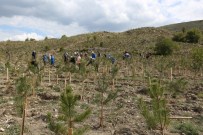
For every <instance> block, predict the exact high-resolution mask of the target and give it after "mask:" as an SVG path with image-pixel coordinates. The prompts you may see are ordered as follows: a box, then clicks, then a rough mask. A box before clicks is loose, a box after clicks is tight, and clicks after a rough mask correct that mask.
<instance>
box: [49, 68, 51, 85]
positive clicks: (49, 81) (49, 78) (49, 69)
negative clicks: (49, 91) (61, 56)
mask: <svg viewBox="0 0 203 135" xmlns="http://www.w3.org/2000/svg"><path fill="white" fill-rule="evenodd" d="M50 83H51V79H50V68H49V84H50Z"/></svg>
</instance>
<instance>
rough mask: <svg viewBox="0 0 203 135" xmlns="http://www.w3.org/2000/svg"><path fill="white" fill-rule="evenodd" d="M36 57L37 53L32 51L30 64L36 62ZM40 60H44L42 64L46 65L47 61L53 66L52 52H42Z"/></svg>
mask: <svg viewBox="0 0 203 135" xmlns="http://www.w3.org/2000/svg"><path fill="white" fill-rule="evenodd" d="M36 59H37V53H36V51H33V52H32V62H31V64H33V65H35V64H36V63H37V62H36ZM42 60H43V62H44V65H46V64H47V63H50V64H51V65H52V66H54V64H55V57H54V55H53V54H44V55H43V57H42Z"/></svg>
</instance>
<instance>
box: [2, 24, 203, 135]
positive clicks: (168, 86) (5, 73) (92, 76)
mask: <svg viewBox="0 0 203 135" xmlns="http://www.w3.org/2000/svg"><path fill="white" fill-rule="evenodd" d="M172 35H173V32H171V31H169V30H166V29H163V28H152V27H147V28H140V29H132V30H128V31H125V32H121V33H112V32H106V31H104V32H95V33H88V34H82V35H77V36H73V37H64V38H61V39H46V40H42V41H25V42H20V41H17V42H16V41H6V42H0V108H1V109H0V135H17V134H19V133H20V129H21V122H22V118H21V116H22V115H20V116H19V115H18V113H17V111H16V98H15V97H16V93H17V91H16V90H17V87H16V86H17V84H16V80H17V79H18V78H20V77H23V76H25V77H27V78H28V81H27V82H28V83H29V85H30V86H31V89H30V93H29V94H28V98H27V109H26V117H25V129H26V130H25V135H55V134H56V133H54V132H53V131H51V130H50V128H49V124H48V120H47V117H46V116H47V113H48V112H50V113H51V114H52V116H53V117H52V118H53V119H54V121H57V120H59V118H58V116H59V115H60V114H61V109H60V95H61V94H62V93H63V92H64V91H65V90H64V89H65V88H66V87H67V84H68V85H70V86H71V87H72V88H73V92H74V94H77V95H79V97H80V100H79V103H78V104H77V107H76V109H77V112H78V113H80V112H81V110H83V109H86V108H87V107H90V108H91V109H92V113H91V115H90V117H89V118H88V119H87V120H85V121H84V122H81V123H76V124H74V131H75V129H76V128H78V129H80V128H81V127H82V126H84V125H88V126H89V130H88V131H87V132H86V133H85V135H153V134H156V135H160V131H159V129H160V126H156V127H155V128H154V129H153V130H151V129H149V128H148V126H147V124H146V121H145V119H144V117H143V116H142V115H141V111H140V109H139V107H138V106H139V99H140V98H142V99H143V101H144V102H146V104H147V105H150V103H151V102H152V99H151V97H152V96H150V95H149V92H148V91H149V87H150V85H149V84H150V83H149V82H150V80H152V81H153V80H154V79H158V80H159V84H161V86H162V87H163V88H164V89H165V92H164V95H162V96H163V97H164V99H166V100H167V102H166V105H167V109H169V116H170V121H171V122H170V124H169V126H168V127H167V129H166V131H165V135H179V134H183V130H189V132H190V133H191V132H193V133H196V132H197V133H198V134H197V135H202V134H203V130H202V128H201V127H203V83H202V79H203V75H202V74H203V73H202V68H201V70H198V72H196V70H194V68H193V67H192V66H191V65H193V64H194V63H193V57H192V52H193V49H195V48H196V49H200V48H201V47H202V46H201V45H200V44H189V43H177V46H178V48H177V49H176V50H174V52H173V54H172V55H170V56H158V55H152V56H151V57H150V58H149V59H147V58H146V54H148V53H153V52H154V51H153V50H154V46H155V43H156V42H157V41H158V40H159V39H160V38H163V37H167V38H170V37H172ZM33 50H35V51H36V52H37V58H36V60H37V62H38V64H39V69H40V70H36V69H35V68H33V67H32V66H30V62H31V59H32V56H31V53H32V51H33ZM75 51H80V52H86V53H88V57H84V58H83V57H82V62H81V63H82V69H81V70H79V69H78V67H77V66H76V65H74V64H72V63H64V61H63V54H64V52H68V53H69V54H70V55H74V52H75ZM92 51H94V52H96V53H97V52H100V53H101V57H100V58H96V60H95V63H94V64H93V65H89V66H87V63H88V61H89V56H90V55H91V52H92ZM124 51H128V52H129V53H130V54H131V55H132V58H131V59H123V58H122V56H123V52H124ZM44 54H53V55H54V56H55V58H56V63H55V66H51V65H50V64H48V63H47V64H46V65H44V63H43V61H42V56H43V55H44ZM104 54H107V55H108V54H111V55H112V56H113V57H114V58H115V59H116V62H115V63H114V64H112V63H111V61H110V59H107V58H106V57H104ZM97 69H98V70H97ZM116 69H117V70H116ZM114 73H115V74H114ZM102 77H105V82H106V83H107V84H106V85H107V92H106V93H105V94H103V96H104V98H105V99H107V97H109V96H108V94H109V93H113V94H114V95H117V96H116V98H115V99H113V100H111V101H110V102H109V103H108V104H105V105H104V107H103V113H104V126H103V127H99V123H100V122H99V120H100V119H101V117H100V109H101V108H102V107H101V106H100V103H101V101H100V100H101V96H102V95H101V94H100V91H99V90H100V88H99V82H100V83H101V81H102V80H101V79H102ZM115 92H116V94H115ZM110 96H112V95H110ZM159 98H160V97H159ZM102 103H103V102H102ZM150 109H151V107H150ZM184 117H186V119H185V118H184ZM183 123H186V126H184V125H183ZM188 123H189V124H188ZM187 124H188V125H187ZM185 128H186V129H185ZM52 130H53V128H52ZM184 133H185V132H184Z"/></svg>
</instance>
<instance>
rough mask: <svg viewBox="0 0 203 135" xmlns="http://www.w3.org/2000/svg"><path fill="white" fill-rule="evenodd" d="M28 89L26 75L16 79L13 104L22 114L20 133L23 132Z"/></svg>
mask: <svg viewBox="0 0 203 135" xmlns="http://www.w3.org/2000/svg"><path fill="white" fill-rule="evenodd" d="M29 91H30V85H29V84H28V80H27V78H26V77H20V78H19V79H17V80H16V96H15V104H16V109H17V112H18V114H19V115H22V127H21V135H23V133H24V123H25V115H26V114H25V112H26V106H27V96H28V94H29Z"/></svg>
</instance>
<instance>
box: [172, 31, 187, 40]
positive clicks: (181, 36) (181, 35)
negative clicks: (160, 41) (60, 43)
mask: <svg viewBox="0 0 203 135" xmlns="http://www.w3.org/2000/svg"><path fill="white" fill-rule="evenodd" d="M172 40H173V41H176V42H185V40H186V39H185V33H177V34H175V35H174V36H173V38H172Z"/></svg>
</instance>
